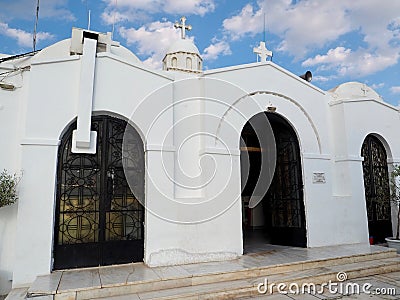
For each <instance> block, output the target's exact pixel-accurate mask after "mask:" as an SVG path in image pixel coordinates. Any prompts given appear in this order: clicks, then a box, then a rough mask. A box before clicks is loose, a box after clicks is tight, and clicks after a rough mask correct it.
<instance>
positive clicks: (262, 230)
mask: <svg viewBox="0 0 400 300" xmlns="http://www.w3.org/2000/svg"><path fill="white" fill-rule="evenodd" d="M262 114H263V113H262ZM265 114H266V115H267V118H268V120H269V122H270V124H271V127H272V130H273V134H274V136H275V143H276V155H277V159H276V168H275V173H274V176H273V180H272V183H271V185H270V187H269V189H268V192H267V194H266V195H265V196H264V197H263V199H262V201H261V202H260V203H259V204H258V205H257V206H256V207H255V208H253V209H250V208H248V207H247V202H248V199H249V198H250V196H251V195H252V192H253V190H254V187H255V184H256V181H257V179H258V176H259V174H260V161H261V159H260V157H261V152H262V151H268V147H271V145H260V143H259V141H258V139H257V136H256V135H255V131H254V129H253V128H252V126H251V125H250V121H251V120H250V121H249V122H248V123H247V124H246V125H245V126H244V128H243V130H242V145H241V164H243V155H244V154H246V155H248V156H249V161H250V167H249V174H250V175H249V178H248V180H247V183H246V185H245V186H244V187H243V186H242V201H243V233H244V247H245V252H246V244H247V243H253V242H254V238H256V239H257V243H270V244H278V245H290V246H299V247H306V246H307V237H306V221H305V212H304V201H303V180H302V168H301V158H300V147H299V142H298V139H297V135H296V133H295V131H294V130H293V128H292V127H291V125H290V124H289V123H288V122H287V121H286V120H285V119H284V118H283V117H281V116H279V115H278V114H275V113H265ZM258 117H264V118H265V116H261V114H258V115H256V116H254V117H253V118H258ZM252 123H253V124H254V123H255V124H256V123H257V122H252ZM261 130H262V129H261ZM243 143H244V145H243ZM245 152H246V153H245ZM266 167H268V166H266ZM242 170H243V168H242Z"/></svg>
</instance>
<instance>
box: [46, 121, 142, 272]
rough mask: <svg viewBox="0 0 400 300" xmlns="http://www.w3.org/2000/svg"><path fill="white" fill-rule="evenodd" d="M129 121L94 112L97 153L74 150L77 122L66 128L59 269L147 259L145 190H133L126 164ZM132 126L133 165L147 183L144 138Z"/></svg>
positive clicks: (58, 206)
mask: <svg viewBox="0 0 400 300" xmlns="http://www.w3.org/2000/svg"><path fill="white" fill-rule="evenodd" d="M126 126H127V123H126V122H125V121H123V120H120V119H116V118H112V117H109V116H98V117H93V118H92V130H94V131H97V137H98V139H97V151H96V154H74V153H72V152H71V144H72V131H73V130H74V129H76V122H75V123H74V124H72V125H71V126H70V128H69V129H68V131H67V132H66V133H65V134H64V136H63V138H62V141H61V145H60V148H59V155H58V172H57V201H56V215H55V229H54V269H67V268H77V267H92V266H99V265H110V264H118V263H128V262H136V261H142V260H143V241H144V236H143V235H144V230H143V221H144V209H143V207H142V205H141V204H140V202H139V201H138V199H140V198H138V197H143V195H134V194H133V193H132V192H131V189H130V188H129V185H128V183H127V180H126V178H125V174H124V170H123V165H122V141H123V137H124V132H125V128H126ZM130 132H134V136H133V139H132V137H131V141H130V142H131V143H132V141H133V142H134V143H136V144H137V145H136V147H134V149H137V150H136V153H133V156H132V155H131V157H133V159H134V160H135V163H134V164H131V165H133V166H135V168H136V169H135V170H134V171H135V172H134V174H136V176H138V177H140V180H138V182H141V183H143V182H144V181H143V178H144V152H143V143H142V140H141V138H140V136H139V134H137V132H136V131H134V130H133V131H132V130H130ZM131 154H132V153H131ZM130 174H132V170H130ZM138 191H140V193H142V192H143V189H142V188H140V189H138Z"/></svg>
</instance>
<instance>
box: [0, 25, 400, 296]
mask: <svg viewBox="0 0 400 300" xmlns="http://www.w3.org/2000/svg"><path fill="white" fill-rule="evenodd" d="M184 21H185V20H183V22H182V24H180V27H181V30H182V39H180V40H179V41H177V42H175V43H174V44H173V45H171V47H170V49H169V50H168V52H167V53H166V55H165V58H164V60H163V70H159V71H158V70H157V71H156V70H152V69H149V68H148V67H147V66H146V65H144V64H143V63H142V62H141V61H140V60H139V59H138V58H137V57H136V56H135V55H134V54H133V53H132V52H130V51H129V50H128V49H126V48H124V47H123V46H121V45H119V43H118V42H115V41H112V39H111V35H110V34H102V33H97V32H93V31H87V30H82V29H76V28H74V29H73V31H72V37H71V39H67V40H63V41H60V42H58V43H55V44H53V45H51V46H49V47H47V48H45V49H43V50H41V51H39V52H37V53H35V54H34V55H27V56H7V55H2V56H0V73H1V75H0V138H1V141H2V142H1V147H0V169H6V170H8V171H9V172H11V173H14V172H15V173H18V174H21V180H20V182H19V184H18V193H19V199H18V201H17V203H15V204H13V205H10V206H6V207H3V208H0V294H2V293H5V292H7V291H8V290H10V289H11V286H13V287H20V286H25V285H28V284H29V283H31V282H32V281H33V280H34V279H35V278H36V276H38V275H43V274H49V273H50V272H52V271H53V270H60V269H70V268H84V267H90V266H99V265H111V264H122V263H128V262H144V263H145V264H147V265H148V266H163V265H175V264H185V263H192V262H205V261H217V260H228V259H234V258H236V257H238V256H241V255H243V254H244V253H246V251H247V250H246V249H247V248H246V247H247V245H246V243H247V241H248V238H249V237H253V235H254V232H258V235H257V236H258V237H257V238H258V241H259V242H260V243H267V244H268V243H270V244H277V245H287V246H295V247H319V246H327V245H340V244H353V243H354V244H355V243H364V244H367V243H369V237H370V236H372V237H373V238H374V240H375V241H377V242H380V241H382V240H383V239H384V238H385V237H387V236H391V235H392V227H393V225H395V224H392V220H393V219H394V218H392V217H391V214H392V213H394V211H393V212H391V207H390V203H389V200H387V201H375V200H376V199H381V198H385V197H386V198H385V199H387V195H388V193H389V187H388V176H389V175H388V174H389V172H390V169H391V168H392V167H393V165H395V164H397V163H400V139H399V137H398V128H400V118H399V117H400V115H399V108H397V107H393V106H391V105H389V104H387V103H385V102H384V101H383V100H382V99H381V97H380V96H379V95H378V94H377V93H376V92H375V91H374V90H372V89H371V88H370V87H368V86H366V85H364V84H361V83H356V82H350V83H344V84H342V85H340V86H338V87H336V88H334V89H332V90H330V91H324V90H321V89H320V88H318V87H316V86H315V85H313V84H312V83H310V82H309V81H307V80H305V79H309V78H308V77H309V76H310V75H311V74H310V73H308V74H307V76H303V77H304V78H305V79H304V78H301V77H299V76H298V75H299V74H293V73H291V72H290V71H288V70H285V69H283V68H282V67H280V66H278V65H276V64H274V63H273V62H271V61H270V60H268V59H267V58H268V57H269V55H270V54H271V53H270V52H269V51H268V50H267V49H266V48H265V44H264V43H261V44H260V47H259V48H257V49H255V52H256V53H258V54H259V57H260V61H259V62H256V63H250V64H244V65H236V66H231V67H226V68H221V69H215V70H203V61H202V57H201V55H200V53H199V50H198V49H197V47H196V46H195V45H194V43H193V42H192V40H190V39H186V38H185V37H186V36H185V29H187V27H186V25H185V22H184Z"/></svg>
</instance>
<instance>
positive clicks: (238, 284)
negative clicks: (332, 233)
mask: <svg viewBox="0 0 400 300" xmlns="http://www.w3.org/2000/svg"><path fill="white" fill-rule="evenodd" d="M396 271H400V257H395V258H386V259H379V260H372V261H363V262H357V263H349V264H337V265H334V266H329V267H317V268H312V269H305V270H301V271H300V270H298V271H296V272H292V271H288V272H283V273H279V274H275V275H266V276H261V277H252V278H247V279H241V280H230V281H223V282H215V283H208V284H201V285H193V286H190V287H180V288H175V289H166V290H161V291H151V292H143V293H137V294H136V295H135V297H138V298H137V299H140V300H148V299H157V300H173V299H174V300H192V299H196V300H200V299H202V300H205V299H210V300H211V299H215V300H219V299H221V300H222V299H239V298H242V297H251V296H260V295H262V294H260V293H259V292H258V290H257V286H258V285H259V284H260V283H265V280H267V282H268V286H271V285H274V288H273V289H272V292H273V294H276V293H278V292H277V289H276V286H277V285H278V284H282V283H283V284H286V286H287V287H288V286H289V285H291V284H297V286H299V287H301V285H302V284H304V283H307V284H310V283H312V284H314V285H316V286H318V285H321V284H323V283H328V282H329V281H332V282H338V279H337V275H338V273H339V272H340V273H341V274H342V275H343V274H346V275H345V276H346V278H347V280H350V281H351V280H352V279H356V278H360V277H366V276H371V275H377V274H384V273H390V272H396ZM262 287H264V286H262ZM317 288H318V287H317ZM286 291H288V290H287V289H286ZM266 294H270V290H268V288H267V292H266ZM97 299H104V298H97ZM117 299H118V298H115V300H117ZM134 299H135V298H134Z"/></svg>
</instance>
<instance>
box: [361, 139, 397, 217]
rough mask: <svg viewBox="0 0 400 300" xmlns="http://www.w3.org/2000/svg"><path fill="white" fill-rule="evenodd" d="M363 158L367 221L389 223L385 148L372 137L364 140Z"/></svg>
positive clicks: (389, 212)
mask: <svg viewBox="0 0 400 300" xmlns="http://www.w3.org/2000/svg"><path fill="white" fill-rule="evenodd" d="M361 155H362V156H363V157H364V161H363V172H364V188H365V199H366V201H367V212H368V220H369V221H372V222H373V221H390V219H391V211H390V200H389V198H390V188H389V173H388V165H387V155H386V150H385V147H384V146H383V145H382V143H381V142H380V141H379V139H378V138H376V137H375V136H373V135H368V136H367V137H366V138H365V141H364V143H363V146H362V149H361Z"/></svg>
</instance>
